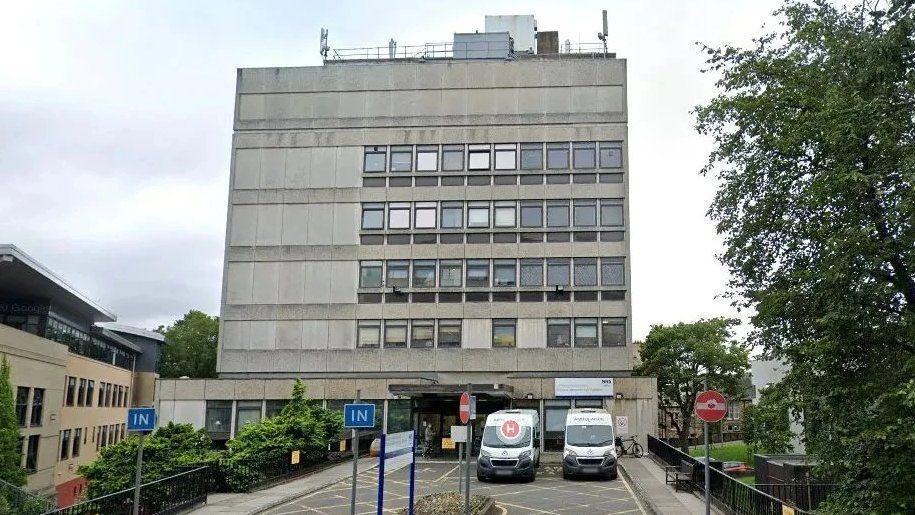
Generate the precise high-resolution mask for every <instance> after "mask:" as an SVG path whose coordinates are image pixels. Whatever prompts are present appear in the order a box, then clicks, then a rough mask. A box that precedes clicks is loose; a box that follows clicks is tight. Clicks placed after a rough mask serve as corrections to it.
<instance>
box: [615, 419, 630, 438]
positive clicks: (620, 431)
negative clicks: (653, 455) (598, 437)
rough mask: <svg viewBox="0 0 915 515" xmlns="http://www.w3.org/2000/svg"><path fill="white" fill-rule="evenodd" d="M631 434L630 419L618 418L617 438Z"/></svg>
mask: <svg viewBox="0 0 915 515" xmlns="http://www.w3.org/2000/svg"><path fill="white" fill-rule="evenodd" d="M628 434H629V417H627V416H619V417H616V436H626V435H628Z"/></svg>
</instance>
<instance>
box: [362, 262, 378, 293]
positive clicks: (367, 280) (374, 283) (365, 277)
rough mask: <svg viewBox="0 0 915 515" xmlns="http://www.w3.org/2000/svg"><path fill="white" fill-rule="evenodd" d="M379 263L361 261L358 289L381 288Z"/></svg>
mask: <svg viewBox="0 0 915 515" xmlns="http://www.w3.org/2000/svg"><path fill="white" fill-rule="evenodd" d="M381 274H382V272H381V261H362V262H361V263H359V287H360V288H380V287H381V278H382V275H381Z"/></svg>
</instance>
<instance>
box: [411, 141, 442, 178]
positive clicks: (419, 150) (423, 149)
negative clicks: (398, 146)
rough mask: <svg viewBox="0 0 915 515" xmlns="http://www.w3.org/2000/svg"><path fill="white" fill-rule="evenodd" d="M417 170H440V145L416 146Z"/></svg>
mask: <svg viewBox="0 0 915 515" xmlns="http://www.w3.org/2000/svg"><path fill="white" fill-rule="evenodd" d="M416 171H417V172H437V171H438V145H421V146H418V147H416Z"/></svg>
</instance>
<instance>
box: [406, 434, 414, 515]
mask: <svg viewBox="0 0 915 515" xmlns="http://www.w3.org/2000/svg"><path fill="white" fill-rule="evenodd" d="M415 485H416V438H415V437H414V436H413V433H412V432H411V433H410V505H409V509H408V510H407V515H413V493H414V490H415Z"/></svg>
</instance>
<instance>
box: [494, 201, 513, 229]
mask: <svg viewBox="0 0 915 515" xmlns="http://www.w3.org/2000/svg"><path fill="white" fill-rule="evenodd" d="M515 213H516V208H515V203H514V202H496V204H495V207H494V208H493V225H494V226H496V227H514V226H515Z"/></svg>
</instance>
